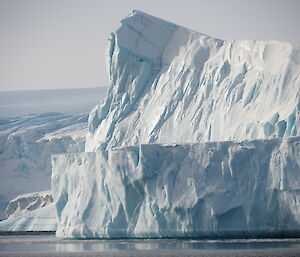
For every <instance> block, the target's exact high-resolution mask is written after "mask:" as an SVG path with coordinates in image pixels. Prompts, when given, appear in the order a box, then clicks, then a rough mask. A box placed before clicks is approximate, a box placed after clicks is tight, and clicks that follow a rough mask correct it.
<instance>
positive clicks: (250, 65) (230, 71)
mask: <svg viewBox="0 0 300 257" xmlns="http://www.w3.org/2000/svg"><path fill="white" fill-rule="evenodd" d="M107 62H108V72H109V77H110V84H111V85H110V88H109V92H108V96H107V98H106V100H105V101H103V102H102V103H100V104H99V105H98V106H96V107H95V108H94V109H93V111H92V112H91V114H90V117H89V133H88V136H87V140H86V151H95V150H99V149H100V150H103V149H110V148H112V147H120V146H127V145H136V144H147V143H186V142H206V141H224V140H225V141H226V140H245V139H262V138H273V137H282V136H296V135H300V125H299V124H300V118H299V117H300V48H296V47H293V46H292V45H291V44H290V43H286V42H279V41H250V40H242V41H234V40H227V41H223V40H219V39H215V38H212V37H209V36H206V35H204V34H201V33H198V32H195V31H192V30H189V29H186V28H183V27H181V26H178V25H175V24H172V23H169V22H166V21H163V20H161V19H158V18H155V17H152V16H150V15H148V14H145V13H142V12H140V11H134V12H133V13H132V14H131V15H129V16H128V17H127V18H125V19H124V20H122V21H121V26H120V28H119V29H118V30H117V31H116V32H115V33H112V37H111V39H110V44H109V47H108V50H107ZM174 128H176V129H174Z"/></svg>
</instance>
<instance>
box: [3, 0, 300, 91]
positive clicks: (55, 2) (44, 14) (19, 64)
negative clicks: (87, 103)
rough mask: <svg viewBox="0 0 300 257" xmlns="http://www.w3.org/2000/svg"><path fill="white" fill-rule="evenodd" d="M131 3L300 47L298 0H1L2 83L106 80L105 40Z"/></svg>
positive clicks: (192, 24)
mask: <svg viewBox="0 0 300 257" xmlns="http://www.w3.org/2000/svg"><path fill="white" fill-rule="evenodd" d="M133 9H136V10H141V11H144V12H147V13H149V14H152V15H154V16H157V17H160V18H163V19H165V20H169V21H172V22H174V23H177V24H179V25H183V26H185V27H188V28H191V29H193V30H196V31H199V32H202V33H205V34H207V35H211V36H214V37H218V38H221V39H258V40H259V39H265V40H268V39H276V40H283V41H290V42H292V43H293V44H294V45H296V46H300V33H299V31H300V1H299V0H252V1H247V0H173V1H171V0H170V1H164V0H148V1H144V0H123V1H117V0H114V1H107V0H105V1H101V0H0V90H27V89H56V88H84V87H86V88H88V87H94V86H106V85H107V81H108V79H107V75H106V69H105V58H104V52H105V48H106V45H107V42H108V41H107V39H108V38H109V36H110V32H112V31H114V30H115V29H117V27H118V26H119V20H120V19H122V18H124V17H125V16H127V15H128V14H129V13H130V12H131V10H133Z"/></svg>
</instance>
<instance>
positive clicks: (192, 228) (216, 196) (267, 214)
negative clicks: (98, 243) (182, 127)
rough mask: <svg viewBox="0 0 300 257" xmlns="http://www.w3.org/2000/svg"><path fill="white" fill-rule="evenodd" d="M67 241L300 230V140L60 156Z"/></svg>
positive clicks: (61, 224)
mask: <svg viewBox="0 0 300 257" xmlns="http://www.w3.org/2000/svg"><path fill="white" fill-rule="evenodd" d="M52 162H53V174H52V194H53V198H54V201H55V202H56V211H57V218H58V230H57V236H59V237H64V238H74V237H75V238H93V237H100V238H121V237H198V236H208V235H218V234H220V233H221V234H222V233H224V234H227V235H231V236H232V235H233V234H239V233H244V234H247V233H248V234H251V235H254V236H255V235H260V234H261V233H267V234H268V233H272V232H274V233H275V232H277V233H278V232H279V233H283V232H287V231H288V232H293V231H299V230H300V204H299V203H300V193H299V192H300V190H299V189H300V137H290V138H276V139H270V140H254V141H240V142H232V141H228V142H208V143H194V144H182V145H180V144H178V145H161V144H153V145H152V144H147V145H139V146H128V147H124V148H119V149H111V150H108V151H99V152H90V153H75V154H67V155H55V156H53V160H52Z"/></svg>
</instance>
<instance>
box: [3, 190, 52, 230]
mask: <svg viewBox="0 0 300 257" xmlns="http://www.w3.org/2000/svg"><path fill="white" fill-rule="evenodd" d="M5 212H6V215H7V217H8V218H7V219H5V220H3V221H1V222H0V231H55V230H56V228H57V221H56V212H55V205H54V203H53V198H52V195H51V192H50V191H42V192H35V193H28V194H23V195H19V196H17V197H16V198H15V199H13V200H11V201H9V204H8V206H7V208H6V210H5Z"/></svg>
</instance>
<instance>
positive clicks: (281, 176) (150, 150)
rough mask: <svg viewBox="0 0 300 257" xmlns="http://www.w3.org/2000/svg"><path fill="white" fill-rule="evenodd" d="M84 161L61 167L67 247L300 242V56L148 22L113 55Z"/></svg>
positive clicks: (119, 33) (57, 195)
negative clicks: (262, 237) (162, 240)
mask: <svg viewBox="0 0 300 257" xmlns="http://www.w3.org/2000/svg"><path fill="white" fill-rule="evenodd" d="M107 64H108V71H109V76H110V87H109V91H108V95H107V97H106V99H105V100H104V101H102V102H101V103H99V104H98V105H97V106H96V107H95V108H94V109H93V110H92V111H91V113H90V116H89V121H88V122H89V124H88V134H87V137H86V145H85V152H82V153H72V154H64V155H54V156H53V157H52V195H53V199H54V202H55V206H56V215H57V221H58V230H57V236H59V237H63V238H121V237H126V238H131V237H133V238H135V237H143V238H144V237H201V236H203V235H218V234H222V233H225V234H226V235H229V236H230V235H234V234H243V233H244V234H248V235H259V234H268V233H269V235H275V236H276V235H279V234H280V233H281V234H282V233H285V234H289V233H291V234H293V235H294V234H298V235H300V204H299V201H300V193H299V192H300V190H299V189H300V137H299V136H300V49H299V48H296V47H293V46H292V45H291V44H290V43H286V42H279V41H250V40H244V41H234V40H227V41H223V40H219V39H215V38H212V37H209V36H206V35H204V34H201V33H198V32H195V31H191V30H189V29H186V28H183V27H181V26H178V25H175V24H172V23H169V22H166V21H164V20H161V19H158V18H155V17H153V16H150V15H148V14H145V13H143V12H140V11H133V13H132V14H131V15H129V16H128V17H126V18H125V19H123V20H122V21H121V26H120V27H119V28H118V29H117V30H116V31H115V32H114V33H112V36H111V39H110V44H109V47H108V49H107Z"/></svg>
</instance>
